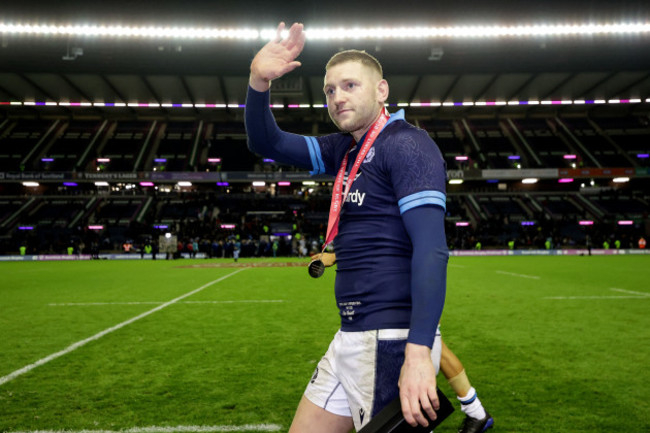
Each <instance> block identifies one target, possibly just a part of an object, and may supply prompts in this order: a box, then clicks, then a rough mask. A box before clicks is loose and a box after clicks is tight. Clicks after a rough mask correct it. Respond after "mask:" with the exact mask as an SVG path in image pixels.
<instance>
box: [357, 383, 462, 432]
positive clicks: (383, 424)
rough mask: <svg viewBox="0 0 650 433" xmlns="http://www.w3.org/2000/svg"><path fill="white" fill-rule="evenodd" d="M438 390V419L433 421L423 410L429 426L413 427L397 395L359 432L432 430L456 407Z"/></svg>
mask: <svg viewBox="0 0 650 433" xmlns="http://www.w3.org/2000/svg"><path fill="white" fill-rule="evenodd" d="M437 391H438V400H439V401H440V408H439V409H438V410H437V411H436V415H437V416H438V417H437V418H436V420H435V421H431V420H430V419H429V417H428V416H427V414H426V413H424V412H422V413H423V414H424V416H425V417H426V418H427V421H429V426H428V427H422V426H421V425H418V426H417V427H411V425H410V424H408V423H407V422H406V420H405V419H404V415H403V414H402V404H401V403H400V400H399V397H397V398H396V399H394V400H393V401H391V402H390V403H388V405H386V407H384V408H383V409H382V410H380V411H379V413H378V414H377V415H375V416H374V417H373V418H372V419H371V420H370V422H368V424H366V425H365V426H364V427H363V428H362V429H361V430H359V433H402V432H404V433H406V432H409V433H412V432H422V433H424V432H427V433H428V432H431V431H432V430H433V429H435V428H436V427H437V426H438V425H440V423H441V422H443V421H444V420H445V418H447V417H448V416H449V415H451V413H452V412H453V411H454V407H453V406H452V405H451V403H450V402H449V400H448V399H447V397H446V396H445V395H444V394H443V393H442V391H440V390H439V389H438V390H437Z"/></svg>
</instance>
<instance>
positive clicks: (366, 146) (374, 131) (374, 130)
mask: <svg viewBox="0 0 650 433" xmlns="http://www.w3.org/2000/svg"><path fill="white" fill-rule="evenodd" d="M388 117H389V116H388V113H387V112H386V110H385V109H384V110H383V111H382V113H381V116H379V119H377V120H376V121H375V123H373V124H372V126H371V127H370V130H369V131H368V133H367V134H366V139H365V140H363V144H362V146H361V150H359V154H358V155H357V158H356V159H355V161H354V164H353V165H352V168H351V169H350V173H349V174H348V181H347V183H346V185H345V192H343V178H344V177H345V169H346V167H347V165H348V155H349V154H350V151H352V149H353V148H354V145H355V142H354V140H353V141H352V144H351V145H350V148H349V149H348V151H347V152H346V153H345V156H344V157H343V161H341V167H340V168H339V172H338V173H337V175H336V180H335V181H334V189H333V190H332V202H331V204H330V214H329V219H328V221H327V236H326V237H325V244H324V245H323V251H325V248H326V247H327V246H328V245H329V244H330V243H332V241H333V240H334V238H335V237H336V235H337V234H338V232H339V219H340V216H341V208H342V206H343V203H344V202H345V199H346V198H347V196H348V193H349V192H350V188H351V187H352V182H354V178H355V177H356V175H357V171H359V167H361V163H362V162H363V160H364V159H365V158H366V155H367V154H368V151H369V150H370V148H371V147H372V145H373V143H374V142H375V140H376V139H377V136H379V133H380V132H381V130H382V129H383V128H384V126H385V125H386V122H388Z"/></svg>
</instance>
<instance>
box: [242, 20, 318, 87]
mask: <svg viewBox="0 0 650 433" xmlns="http://www.w3.org/2000/svg"><path fill="white" fill-rule="evenodd" d="M284 28H285V25H284V23H280V25H278V29H277V33H276V37H275V39H273V40H272V41H270V42H269V43H267V44H266V45H264V47H262V49H261V50H260V51H259V52H258V53H257V54H256V55H255V58H254V59H253V61H252V63H251V75H250V85H251V87H252V88H253V89H255V90H257V91H258V92H265V91H266V90H268V89H269V87H270V86H271V80H274V79H276V78H279V77H281V76H283V75H284V74H286V73H288V72H290V71H293V70H294V69H296V68H297V67H298V66H300V62H299V61H297V60H296V58H297V57H298V55H300V53H301V52H302V49H303V47H304V46H305V33H304V32H303V25H302V24H299V23H294V24H293V25H292V26H291V28H290V29H289V36H287V38H286V39H282V35H281V33H282V31H283V30H284Z"/></svg>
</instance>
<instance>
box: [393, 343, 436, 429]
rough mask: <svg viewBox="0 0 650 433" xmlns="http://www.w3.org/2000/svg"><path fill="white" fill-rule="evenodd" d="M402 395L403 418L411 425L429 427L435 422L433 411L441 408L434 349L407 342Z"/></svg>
mask: <svg viewBox="0 0 650 433" xmlns="http://www.w3.org/2000/svg"><path fill="white" fill-rule="evenodd" d="M399 396H400V401H401V403H402V413H403V414H404V419H405V420H406V422H407V423H409V424H410V425H411V426H413V427H416V426H417V425H418V424H420V425H422V426H424V427H427V426H428V425H429V422H428V421H427V419H426V418H425V416H424V414H423V413H422V412H425V413H426V414H427V416H428V417H429V419H431V420H432V421H433V420H435V419H436V413H435V412H434V410H438V409H439V408H440V402H439V401H438V394H437V392H436V368H435V367H434V365H433V362H432V361H431V348H429V347H427V346H422V345H419V344H413V343H407V344H406V350H405V353H404V364H403V365H402V371H401V372H400V377H399Z"/></svg>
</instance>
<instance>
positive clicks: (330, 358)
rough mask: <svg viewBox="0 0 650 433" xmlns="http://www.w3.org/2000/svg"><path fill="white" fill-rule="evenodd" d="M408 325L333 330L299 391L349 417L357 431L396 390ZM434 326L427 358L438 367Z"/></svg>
mask: <svg viewBox="0 0 650 433" xmlns="http://www.w3.org/2000/svg"><path fill="white" fill-rule="evenodd" d="M408 332H409V331H408V329H379V330H374V331H363V332H343V331H338V332H337V333H336V335H335V336H334V339H333V340H332V343H331V344H330V347H329V349H328V350H327V353H326V354H325V356H324V357H323V358H322V359H321V360H320V362H319V363H318V366H317V367H316V371H315V372H314V375H313V376H312V378H311V381H310V382H309V384H308V385H307V389H306V390H305V397H307V398H308V399H309V401H311V402H312V403H314V404H315V405H317V406H319V407H322V408H323V409H325V410H326V411H328V412H331V413H333V414H336V415H340V416H350V417H352V419H353V420H354V427H355V428H356V430H357V431H359V430H360V429H361V427H363V426H364V425H365V424H367V423H368V421H369V420H370V418H371V417H373V416H375V415H376V414H377V412H379V410H380V409H381V408H383V407H384V406H386V405H387V404H388V403H389V402H390V401H391V400H393V399H394V398H396V397H397V396H398V395H399V388H398V386H397V382H398V380H399V375H400V371H401V368H402V364H403V363H404V349H405V347H406V339H407V337H408ZM440 341H441V339H440V329H438V330H437V332H436V339H435V342H434V345H433V348H432V350H431V360H432V361H433V364H434V366H435V368H436V373H438V370H439V368H440V351H441V349H442V345H441V343H440Z"/></svg>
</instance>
